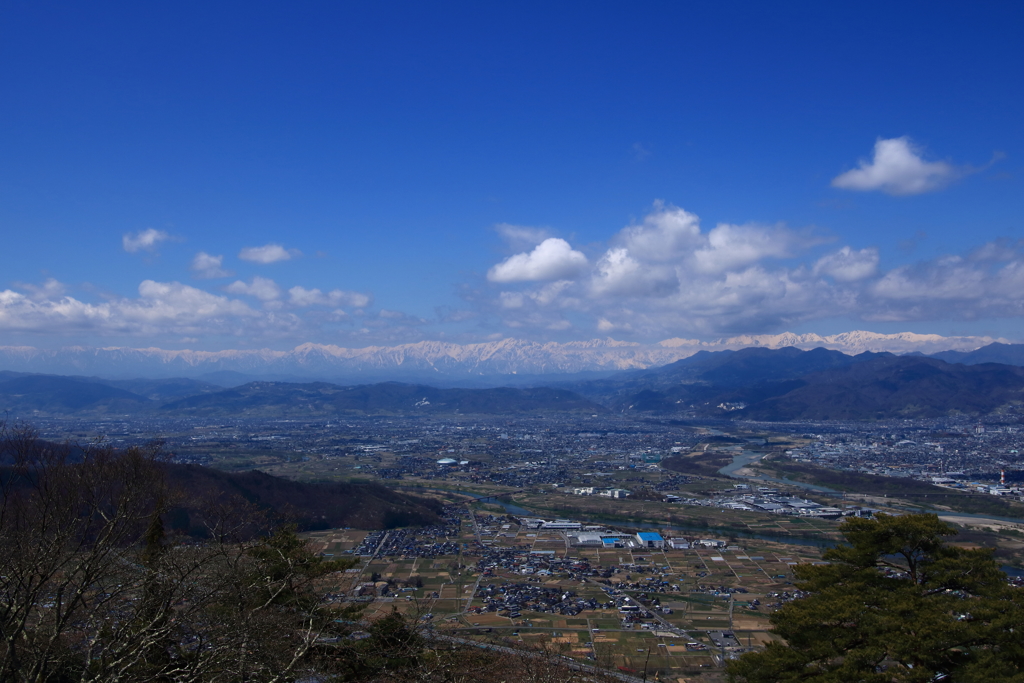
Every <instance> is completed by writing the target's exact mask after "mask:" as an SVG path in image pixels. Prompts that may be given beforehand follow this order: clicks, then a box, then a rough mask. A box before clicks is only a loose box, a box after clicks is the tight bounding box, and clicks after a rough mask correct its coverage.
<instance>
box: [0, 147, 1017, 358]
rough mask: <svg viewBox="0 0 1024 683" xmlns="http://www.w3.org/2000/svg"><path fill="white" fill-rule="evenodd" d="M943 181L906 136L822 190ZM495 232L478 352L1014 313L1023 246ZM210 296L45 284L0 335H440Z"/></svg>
mask: <svg viewBox="0 0 1024 683" xmlns="http://www.w3.org/2000/svg"><path fill="white" fill-rule="evenodd" d="M894 150H895V151H894ZM907 155H909V157H908V156H907ZM908 159H909V161H908ZM955 173H956V172H955V171H954V170H953V167H951V166H949V165H947V164H940V163H938V162H934V163H933V162H929V163H925V162H921V161H920V159H919V157H917V156H916V153H915V152H914V151H913V148H912V147H911V146H910V143H909V141H908V140H907V138H895V139H892V140H879V141H878V143H876V154H875V159H874V161H873V162H871V163H867V162H862V163H861V166H860V167H859V168H858V169H855V170H854V171H848V172H846V173H844V174H842V175H840V176H838V177H837V178H836V179H835V180H833V185H836V186H838V187H844V188H847V187H848V188H850V189H856V190H868V189H876V190H881V191H883V192H887V193H890V194H913V193H918V192H925V191H934V190H937V189H940V188H939V184H940V183H946V182H949V181H950V180H951V179H952V176H953V175H954V174H955ZM851 174H854V175H851ZM496 229H497V232H498V233H499V234H500V235H501V236H502V237H503V238H504V239H505V240H506V242H507V243H508V244H509V245H510V246H512V247H514V248H517V249H523V250H522V251H519V252H517V253H513V254H512V255H510V256H508V257H507V258H505V259H503V260H501V261H499V262H497V263H495V264H494V265H492V266H491V267H490V268H489V269H488V271H487V273H486V278H483V279H481V280H480V281H477V282H476V283H473V284H471V283H466V290H465V291H466V294H465V295H464V299H465V301H466V304H467V306H468V307H467V309H466V310H465V311H463V315H462V316H458V315H455V316H451V318H452V319H455V320H458V321H459V322H462V321H465V320H467V319H469V320H477V321H479V320H484V319H487V320H490V321H491V324H492V325H496V326H497V328H498V329H499V330H501V332H500V333H499V334H497V335H496V334H493V333H492V334H490V335H489V336H485V335H483V334H481V333H477V334H476V335H475V337H476V338H477V339H484V338H495V337H498V336H504V335H519V336H525V337H527V338H537V337H540V338H543V337H544V336H545V334H548V333H551V332H566V331H569V332H572V333H575V335H576V336H577V337H583V338H589V337H591V336H594V335H595V334H602V335H610V334H615V335H620V336H623V337H626V338H633V339H643V340H647V341H652V340H658V339H664V338H668V337H674V336H679V335H690V336H697V337H702V338H711V337H713V336H716V335H723V334H736V333H753V334H758V333H765V332H772V331H779V330H782V329H785V328H787V327H791V326H794V325H800V324H804V323H807V322H813V321H815V320H822V319H827V318H834V317H836V316H843V317H846V318H848V319H850V320H855V321H862V322H865V323H871V322H901V323H910V322H920V321H929V320H935V319H950V318H952V319H956V320H962V321H972V320H976V319H978V318H986V317H994V318H1001V317H1019V316H1022V315H1024V240H1017V241H1013V240H996V241H992V242H987V243H985V244H981V245H979V246H978V247H977V248H975V249H973V250H972V251H970V252H968V253H965V254H950V255H944V256H942V257H939V258H935V259H931V260H925V261H918V262H914V263H909V264H903V265H897V266H895V267H891V268H889V269H884V268H882V267H881V266H880V263H881V260H882V258H881V254H880V251H879V249H878V248H877V247H873V246H869V247H862V248H856V247H854V246H851V245H849V244H844V245H841V246H839V245H837V244H835V242H836V240H835V238H834V237H831V236H829V235H827V234H825V233H822V232H820V231H816V230H812V229H793V228H790V227H788V226H786V225H784V224H772V225H766V224H759V223H749V224H743V225H735V224H728V223H719V224H718V225H715V226H714V227H712V228H710V229H705V228H703V227H702V226H701V221H700V218H699V217H698V216H697V215H696V214H694V213H691V212H689V211H687V210H685V209H684V208H680V207H677V206H674V205H672V204H669V203H666V202H664V201H660V200H659V201H656V202H655V203H654V205H653V207H652V208H651V210H650V211H649V213H647V215H645V216H644V217H643V218H642V219H641V220H639V221H635V222H633V223H631V224H629V225H627V226H625V227H623V228H622V229H621V230H620V231H619V232H618V233H617V234H615V235H612V236H611V237H610V238H609V239H608V240H606V244H605V245H604V246H603V247H601V248H600V249H594V247H593V245H586V246H582V245H581V246H579V247H573V246H572V244H571V243H570V242H569V241H568V240H566V239H563V238H560V237H553V236H550V230H549V229H542V228H532V227H524V226H512V225H508V224H503V225H499V226H497V228H496ZM167 239H169V236H168V235H167V233H165V232H162V231H157V230H153V229H148V230H144V231H141V232H139V233H137V234H126V235H125V236H124V241H123V247H124V249H125V250H126V251H128V252H131V253H135V252H138V251H142V250H146V251H152V250H153V249H155V248H156V246H157V245H159V244H160V243H161V242H162V241H165V240H167ZM585 250H589V251H590V256H588V255H587V253H585ZM300 255H301V252H300V251H299V250H297V249H289V248H285V247H284V246H282V245H281V244H278V243H270V244H267V245H265V246H262V247H244V248H242V249H241V250H240V251H239V255H238V258H239V260H240V261H245V262H249V263H253V264H256V265H268V264H273V263H276V262H279V261H286V260H290V259H293V258H296V257H298V256H300ZM189 269H190V270H191V271H192V274H193V276H194V277H195V278H198V279H223V278H226V277H230V276H231V275H232V274H233V271H230V270H228V269H226V268H225V267H224V257H223V256H220V255H218V256H213V255H211V254H209V253H207V252H205V251H200V252H198V253H197V254H196V255H195V256H194V258H193V259H192V262H191V264H190V265H189ZM214 290H215V291H210V290H209V289H203V288H199V287H195V286H191V285H187V284H182V283H181V282H177V281H170V282H158V281H154V280H150V279H147V280H144V281H142V282H141V283H140V284H139V286H138V291H137V296H134V297H131V296H126V297H113V296H109V295H108V296H107V297H106V299H105V300H103V301H98V302H87V301H83V300H82V299H80V298H76V297H74V296H71V295H69V294H67V291H68V286H67V285H66V284H64V283H61V282H59V281H57V280H56V279H54V278H49V279H47V280H46V281H45V282H44V283H43V284H41V285H33V284H21V285H20V286H18V287H15V288H11V289H6V290H3V291H0V328H2V329H3V330H5V331H7V332H23V333H33V334H38V335H50V336H55V337H59V338H62V339H68V340H71V339H74V338H75V337H76V336H77V335H92V336H94V337H96V338H100V339H122V340H131V339H132V338H166V339H169V340H171V341H172V343H173V341H180V340H185V341H198V340H199V339H200V338H202V337H211V336H217V337H221V338H236V339H245V340H247V341H248V342H250V343H253V344H280V343H291V342H295V341H309V340H335V341H336V340H348V341H350V342H355V343H372V342H386V343H398V342H403V341H417V340H419V339H424V338H429V336H430V334H431V330H430V329H428V327H429V325H431V324H433V325H434V327H435V329H438V328H441V329H443V327H444V321H441V320H439V321H433V323H432V321H428V320H426V319H422V318H417V317H416V316H411V315H408V314H404V313H401V312H398V311H394V310H389V309H381V310H377V311H373V310H370V308H371V306H372V304H373V299H374V297H373V295H372V294H371V293H368V292H355V291H346V290H342V289H333V290H328V291H322V290H321V289H319V288H316V287H308V288H307V287H305V286H304V285H302V284H292V283H286V284H280V283H278V282H277V281H275V280H274V279H273V278H270V277H265V276H262V275H253V276H252V277H251V278H249V279H248V281H246V280H235V281H234V282H231V283H229V284H226V285H221V286H219V287H215V288H214ZM449 315H450V313H449ZM473 337H474V335H473V333H470V334H469V335H467V336H465V337H464V338H466V339H472V338H473Z"/></svg>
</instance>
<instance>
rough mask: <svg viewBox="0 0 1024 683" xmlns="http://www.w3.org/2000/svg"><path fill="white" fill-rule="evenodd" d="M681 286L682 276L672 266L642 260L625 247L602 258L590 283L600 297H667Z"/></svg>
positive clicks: (618, 248) (613, 250)
mask: <svg viewBox="0 0 1024 683" xmlns="http://www.w3.org/2000/svg"><path fill="white" fill-rule="evenodd" d="M678 288H679V278H678V277H677V276H676V274H675V272H674V271H673V270H672V269H671V268H666V267H664V266H660V267H659V266H658V265H653V264H645V263H641V262H640V261H639V260H637V259H635V258H633V256H631V255H630V253H629V250H627V249H625V248H623V247H617V248H615V249H609V250H608V251H607V252H606V253H605V255H604V256H602V257H601V259H600V260H599V261H598V262H597V265H596V266H595V268H594V273H593V278H592V280H591V285H590V289H591V292H592V293H593V294H595V295H597V296H603V295H606V294H607V295H614V296H623V295H624V296H664V295H666V294H670V293H671V292H673V291H675V290H677V289H678Z"/></svg>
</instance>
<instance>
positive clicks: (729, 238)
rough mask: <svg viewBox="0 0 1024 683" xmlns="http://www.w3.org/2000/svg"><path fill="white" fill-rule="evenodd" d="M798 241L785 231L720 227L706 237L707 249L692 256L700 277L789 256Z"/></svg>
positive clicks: (743, 226)
mask: <svg viewBox="0 0 1024 683" xmlns="http://www.w3.org/2000/svg"><path fill="white" fill-rule="evenodd" d="M800 242H801V240H800V239H799V237H798V236H797V235H796V234H795V233H793V232H792V231H791V230H787V229H786V228H784V227H764V226H759V225H729V224H725V223H723V224H720V225H717V226H715V228H713V229H712V230H711V232H709V233H708V236H707V245H706V246H704V247H701V248H700V249H697V250H695V251H694V252H693V261H694V266H695V268H696V270H697V271H698V272H701V273H722V272H725V271H730V270H736V269H737V268H742V267H745V266H748V265H751V264H753V263H757V262H758V261H762V260H764V259H766V258H786V257H788V256H792V252H793V250H794V248H795V247H798V246H802V245H801V244H800Z"/></svg>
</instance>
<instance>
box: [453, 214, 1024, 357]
mask: <svg viewBox="0 0 1024 683" xmlns="http://www.w3.org/2000/svg"><path fill="white" fill-rule="evenodd" d="M611 242H612V245H611V246H610V247H609V248H608V249H607V250H606V251H605V253H604V254H603V255H602V256H601V257H600V258H598V259H597V260H595V261H594V262H592V263H588V264H587V265H586V266H585V268H584V270H583V272H580V273H579V276H578V277H575V278H573V279H569V278H564V279H557V280H555V281H554V282H537V281H536V280H539V279H540V278H535V279H534V280H533V281H531V280H529V279H527V278H525V277H519V278H513V277H511V275H512V274H522V273H524V272H529V268H528V267H536V264H537V263H543V262H544V259H543V258H540V256H542V255H543V254H542V253H538V250H534V252H533V253H530V254H519V255H518V257H519V259H518V260H514V259H510V260H508V261H506V262H504V263H502V264H499V266H496V267H495V269H499V268H506V269H507V271H509V272H504V271H500V270H499V271H498V273H497V274H498V275H499V276H508V277H507V279H506V280H505V281H503V282H502V285H503V286H502V288H501V290H499V291H493V292H492V293H491V295H490V296H489V298H488V297H486V296H484V297H481V296H480V293H478V292H473V293H472V294H471V295H469V294H468V295H467V300H468V301H476V302H478V304H477V305H479V306H481V307H489V310H490V312H492V313H493V314H494V315H496V316H497V317H499V318H500V319H501V321H502V323H503V324H504V325H505V326H506V328H508V329H511V330H515V333H516V334H517V335H523V334H529V333H530V330H533V331H535V332H536V333H537V334H547V333H548V332H549V331H551V330H557V329H558V328H559V327H562V326H564V325H565V322H564V321H565V317H564V316H565V314H566V313H567V312H570V311H571V312H572V319H573V320H574V322H575V321H577V320H585V319H587V318H589V320H590V321H591V325H592V328H595V329H596V330H598V331H601V332H609V333H611V332H620V333H625V334H632V335H638V336H645V337H648V338H665V337H669V336H677V335H679V334H693V335H708V336H710V335H719V334H722V333H763V332H769V331H778V330H780V329H784V328H786V327H790V326H793V325H799V324H801V323H805V322H808V321H813V320H819V319H827V318H836V317H846V318H850V319H860V320H866V321H871V320H894V321H895V320H901V321H907V320H974V319H978V318H981V317H989V318H999V317H1006V316H1024V240H1021V241H1019V242H1012V241H1008V240H1006V241H998V242H993V243H989V244H985V245H982V246H980V247H979V248H977V249H974V250H972V251H971V252H969V253H966V254H964V255H956V254H954V255H950V256H946V257H943V258H938V259H934V260H932V261H928V262H924V263H919V264H915V265H905V266H900V267H897V268H893V269H891V270H888V271H883V270H882V269H881V265H880V264H881V254H880V253H879V250H878V249H877V248H875V247H867V248H861V249H854V248H853V247H850V246H844V247H842V248H839V249H833V250H831V251H830V252H827V253H825V254H821V253H813V252H811V253H813V256H808V255H807V254H808V251H809V250H810V249H812V248H813V247H816V246H820V244H821V243H822V240H821V239H819V238H817V237H815V236H814V235H811V234H809V233H806V232H801V231H794V230H791V229H789V228H786V227H785V226H780V225H775V226H765V225H758V224H747V225H732V224H724V223H723V224H719V225H717V226H716V227H715V228H713V229H711V230H710V231H707V232H704V231H702V230H701V228H700V222H699V219H698V218H697V216H695V215H693V214H690V213H688V212H686V211H684V210H683V209H679V208H676V207H672V206H670V205H666V204H662V203H658V204H656V205H655V206H654V208H653V209H652V211H651V214H650V215H648V216H646V217H644V219H643V220H642V221H640V222H637V223H634V224H632V225H629V226H628V227H626V228H625V229H624V230H622V231H621V232H620V233H619V234H618V235H616V236H615V237H613V239H612V240H611ZM568 249H569V247H568V244H567V243H566V244H565V245H564V246H563V247H562V253H565V252H566V251H567V250H568ZM535 254H536V256H535ZM669 256H671V258H669ZM495 269H492V273H494V271H495ZM490 279H491V281H492V282H494V281H500V280H496V279H495V278H494V277H491V278H490ZM516 283H519V284H520V285H521V286H519V287H514V286H509V284H516Z"/></svg>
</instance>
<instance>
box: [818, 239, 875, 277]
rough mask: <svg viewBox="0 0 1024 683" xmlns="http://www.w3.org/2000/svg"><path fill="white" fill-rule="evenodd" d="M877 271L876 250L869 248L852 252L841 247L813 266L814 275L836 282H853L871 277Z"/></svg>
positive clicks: (848, 248)
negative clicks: (825, 276) (829, 278)
mask: <svg viewBox="0 0 1024 683" xmlns="http://www.w3.org/2000/svg"><path fill="white" fill-rule="evenodd" d="M877 270H878V249H875V248H874V247H869V248H867V249H861V250H859V251H854V250H853V249H851V248H850V247H843V248H842V249H840V250H839V251H837V252H834V253H831V254H827V255H825V256H822V257H821V258H820V259H818V261H817V262H816V263H815V264H814V274H815V275H828V276H829V277H831V278H832V279H834V280H836V281H837V282H855V281H857V280H863V279H864V278H867V277H871V276H873V275H874V274H875V272H876V271H877Z"/></svg>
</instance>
